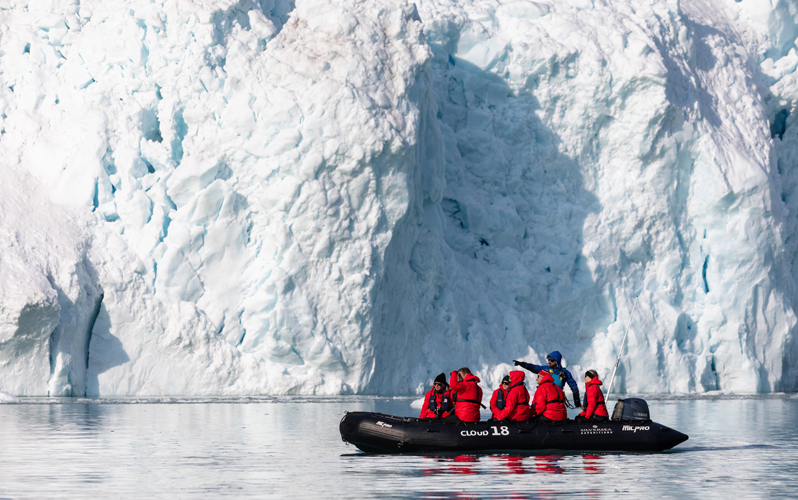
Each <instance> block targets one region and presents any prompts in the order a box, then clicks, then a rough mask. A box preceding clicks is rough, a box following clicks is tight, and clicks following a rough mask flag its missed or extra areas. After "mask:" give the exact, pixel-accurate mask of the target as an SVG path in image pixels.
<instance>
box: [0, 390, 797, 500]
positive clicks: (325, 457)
mask: <svg viewBox="0 0 798 500" xmlns="http://www.w3.org/2000/svg"><path fill="white" fill-rule="evenodd" d="M407 406H408V402H407V400H393V399H383V400H362V399H361V400H353V399H348V398H340V399H339V400H335V399H332V398H327V399H325V400H323V401H321V400H319V401H318V402H314V401H313V400H308V399H304V400H298V401H293V402H292V401H287V400H280V401H276V400H275V401H272V402H269V401H258V402H253V403H252V404H234V403H218V404H212V403H207V402H198V403H197V404H91V405H84V404H47V405H30V404H22V405H0V422H2V424H1V425H0V498H4V497H8V498H54V497H58V498H76V499H77V498H80V499H83V498H85V497H86V492H87V489H86V488H87V487H89V488H91V491H92V496H94V497H103V498H139V497H149V498H170V499H171V498H186V497H190V498H214V499H216V498H226V497H227V498H229V497H235V498H246V497H250V498H285V497H289V496H293V497H296V496H297V491H299V490H297V488H299V486H298V485H302V486H301V488H300V489H301V490H302V491H313V492H314V493H315V494H317V495H323V496H325V497H334V498H353V497H354V498H419V497H421V498H470V497H476V498H530V497H531V498H554V497H562V496H569V497H577V498H589V499H592V498H608V497H611V498H618V499H620V498H639V497H684V498H701V497H715V496H734V497H741V498H758V497H760V496H772V497H789V496H791V495H793V496H794V493H793V492H794V491H795V489H796V487H798V399H786V398H784V399H766V400H762V399H741V400H716V401H712V400H703V401H702V400H697V401H694V400H691V401H650V407H651V409H652V413H654V414H655V415H656V420H657V421H659V422H662V423H665V424H668V425H671V426H673V427H674V428H677V429H680V430H682V429H683V430H684V431H686V432H687V433H688V434H690V441H688V442H687V443H685V444H684V445H680V446H679V447H678V448H677V450H675V451H674V452H672V453H601V454H597V453H573V454H569V453H559V454H554V453H546V454H540V455H534V454H529V455H525V454H518V453H494V454H490V455H486V454H483V455H479V454H465V453H464V454H451V455H446V454H440V455H436V454H429V455H428V456H419V455H366V454H363V453H361V452H359V451H357V450H356V449H355V448H354V447H352V446H349V447H347V446H345V445H344V444H343V443H342V442H341V437H340V435H339V434H338V422H339V421H340V419H341V415H342V414H343V412H344V411H346V410H349V411H355V410H362V411H380V412H385V413H391V414H403V412H404V413H407ZM730 415H731V416H733V417H734V418H729V416H730ZM598 475H601V477H598ZM299 496H302V495H301V494H300V495H299Z"/></svg>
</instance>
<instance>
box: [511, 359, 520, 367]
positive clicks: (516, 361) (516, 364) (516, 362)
mask: <svg viewBox="0 0 798 500" xmlns="http://www.w3.org/2000/svg"><path fill="white" fill-rule="evenodd" d="M513 364H514V365H515V366H521V361H518V360H517V359H514V360H513Z"/></svg>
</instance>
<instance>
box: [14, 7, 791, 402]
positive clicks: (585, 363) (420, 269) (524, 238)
mask: <svg viewBox="0 0 798 500" xmlns="http://www.w3.org/2000/svg"><path fill="white" fill-rule="evenodd" d="M796 38H798V2H796V1H795V0H763V1H760V2H750V1H746V0H743V1H741V2H735V1H734V0H682V1H676V0H668V1H644V0H618V1H609V0H607V1H605V0H560V1H557V2H553V1H544V0H540V1H527V0H510V1H506V0H502V1H498V0H480V1H468V0H464V1H448V0H416V1H415V3H412V2H403V1H400V2H396V1H388V0H370V1H356V0H324V1H322V0H296V1H295V2H294V1H288V0H259V1H258V0H238V1H232V0H223V1H213V2H211V1H188V0H130V1H121V0H104V1H82V2H77V1H76V0H63V1H55V0H53V1H39V2H24V1H14V0H11V1H9V2H7V5H6V7H4V8H3V9H2V10H0V168H1V169H2V172H3V177H2V182H0V390H2V391H5V392H6V393H10V394H14V395H17V396H33V395H51V396H79V395H89V396H97V395H99V396H123V395H213V394H218V395H244V394H350V393H367V394H369V393H370V394H407V393H418V392H421V391H422V390H423V389H424V387H425V386H426V385H427V384H428V383H429V381H430V379H431V378H433V377H434V376H435V375H436V374H437V373H439V372H441V371H447V370H450V369H455V368H459V367H460V366H469V367H471V369H472V370H473V371H474V372H476V373H477V375H478V376H480V377H481V378H482V380H483V382H484V384H483V385H485V386H486V387H488V386H492V385H494V384H496V383H498V381H499V380H500V379H501V377H502V376H503V375H504V374H505V373H506V372H507V371H508V369H509V368H510V361H511V360H512V359H519V358H523V359H526V360H530V361H535V360H538V362H542V361H543V357H544V356H545V354H546V353H547V352H549V351H551V350H555V349H558V350H560V351H562V352H563V353H564V355H565V361H566V362H567V364H568V366H569V367H570V368H571V369H572V371H573V372H574V373H579V372H581V371H584V370H586V369H588V368H594V369H597V370H599V373H606V372H607V371H608V370H609V369H610V368H611V367H612V365H613V364H614V361H615V356H616V355H617V352H618V349H619V347H620V342H621V339H622V337H623V331H624V327H625V326H626V322H627V320H628V319H629V317H630V314H631V309H632V304H633V301H634V297H636V296H639V299H638V300H639V302H638V304H637V308H636V310H635V312H634V314H633V319H632V328H631V330H630V334H629V340H628V345H627V347H626V351H625V354H624V362H623V363H622V365H621V367H620V368H619V372H618V376H619V382H618V384H619V385H618V387H619V388H620V390H621V391H625V392H634V393H652V392H668V393H689V392H699V393H700V392H706V391H713V390H728V391H734V392H743V393H745V392H770V391H794V390H796V389H798V342H796V339H795V332H796V323H798V321H797V320H796V312H795V311H796V305H798V295H796V294H797V293H798V289H797V288H796V283H798V267H797V266H796V256H798V234H796V231H797V229H798V127H796V126H794V117H795V115H796V113H795V111H796V107H798V72H797V71H796V69H798V48H796V45H795V40H796Z"/></svg>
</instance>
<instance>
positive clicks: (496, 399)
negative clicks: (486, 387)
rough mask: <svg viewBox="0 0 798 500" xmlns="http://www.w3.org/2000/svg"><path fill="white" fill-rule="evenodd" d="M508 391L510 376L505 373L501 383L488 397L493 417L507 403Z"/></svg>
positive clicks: (494, 417)
mask: <svg viewBox="0 0 798 500" xmlns="http://www.w3.org/2000/svg"><path fill="white" fill-rule="evenodd" d="M509 391H510V376H509V375H505V376H504V378H503V379H502V385H500V386H499V388H498V389H496V390H495V391H493V396H491V398H490V412H491V413H492V414H493V417H491V418H493V419H496V415H498V413H499V412H500V411H501V410H503V409H504V407H505V405H506V404H507V393H508V392H509Z"/></svg>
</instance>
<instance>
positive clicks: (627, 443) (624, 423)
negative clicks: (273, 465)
mask: <svg viewBox="0 0 798 500" xmlns="http://www.w3.org/2000/svg"><path fill="white" fill-rule="evenodd" d="M340 430H341V438H342V439H343V440H344V441H345V442H348V443H352V444H353V445H355V446H357V447H358V448H359V449H361V450H363V451H365V452H367V453H427V452H462V451H470V452H504V451H514V452H529V451H535V450H566V451H663V450H667V449H670V448H673V447H674V446H676V445H677V444H679V443H682V442H684V441H687V435H685V434H682V433H681V432H679V431H676V430H674V429H671V428H670V427H666V426H664V425H662V424H658V423H656V422H652V421H651V420H650V419H649V413H648V405H647V404H646V402H645V401H643V400H642V399H639V398H629V399H625V400H621V401H619V402H618V404H616V406H615V411H614V412H613V417H612V419H611V420H609V421H607V422H602V423H583V424H580V423H575V422H574V421H572V420H568V421H565V422H564V423H559V424H543V423H537V422H534V421H532V422H477V423H473V424H466V423H464V422H458V423H449V422H442V421H440V420H426V419H418V418H412V417H395V416H392V415H384V414H382V413H369V412H351V413H350V412H347V413H346V415H344V418H342V419H341V424H340Z"/></svg>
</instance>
